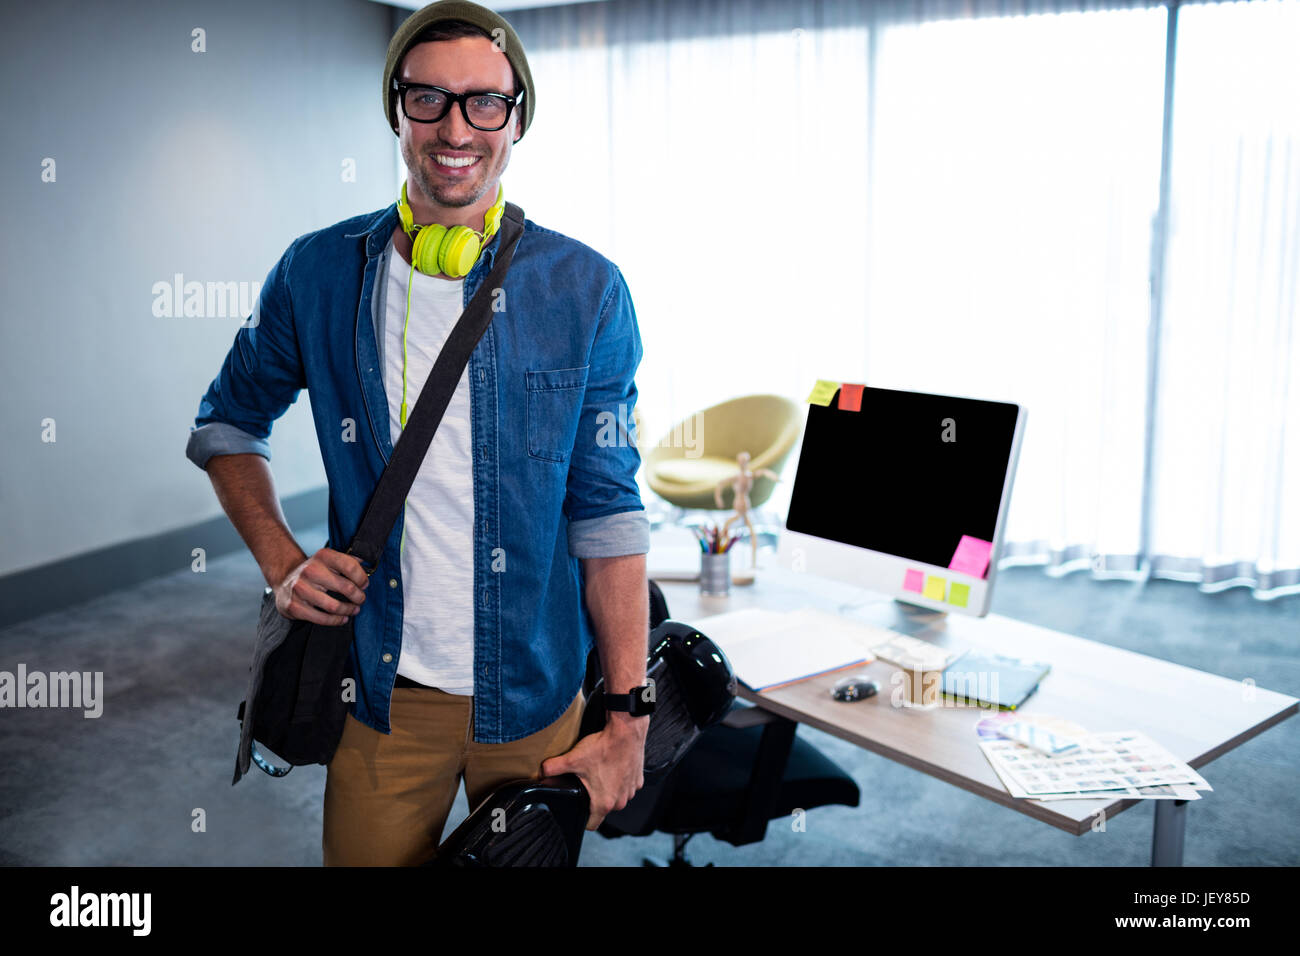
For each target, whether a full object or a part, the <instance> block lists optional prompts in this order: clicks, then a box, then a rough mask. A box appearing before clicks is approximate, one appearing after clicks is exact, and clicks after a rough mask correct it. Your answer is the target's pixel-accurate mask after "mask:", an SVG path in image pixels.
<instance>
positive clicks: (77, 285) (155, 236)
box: [0, 0, 399, 575]
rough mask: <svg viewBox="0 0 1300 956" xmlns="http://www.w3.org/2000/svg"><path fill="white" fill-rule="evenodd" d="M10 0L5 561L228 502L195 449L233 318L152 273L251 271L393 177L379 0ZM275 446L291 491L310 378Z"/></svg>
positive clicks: (316, 460)
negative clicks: (165, 305)
mask: <svg viewBox="0 0 1300 956" xmlns="http://www.w3.org/2000/svg"><path fill="white" fill-rule="evenodd" d="M4 10H5V12H4V14H3V16H4V24H3V29H0V75H3V78H4V79H3V87H2V89H3V92H2V93H0V96H2V97H3V103H4V110H3V116H4V127H5V129H4V136H3V137H2V138H0V160H2V163H3V165H2V167H0V168H3V171H4V176H3V180H2V181H0V208H2V209H3V210H4V216H5V226H6V228H5V229H4V230H3V234H2V235H0V249H2V250H3V265H2V266H0V274H2V275H3V281H4V286H3V290H4V295H3V298H2V299H0V310H2V311H0V330H2V333H0V334H2V335H3V347H2V348H0V388H3V402H2V403H0V544H2V545H3V547H0V575H3V574H7V573H12V572H15V571H19V570H22V569H29V568H32V567H35V566H37V565H41V564H45V563H47V562H51V561H55V560H58V559H62V558H67V557H70V556H74V555H78V554H83V553H85V552H88V551H92V550H97V549H102V548H105V547H107V546H111V545H115V544H120V543H123V542H127V541H132V540H135V539H139V538H144V537H148V536H152V535H158V534H160V533H161V532H165V531H170V530H173V529H177V528H182V527H185V526H188V525H192V524H195V523H198V522H201V521H203V520H204V519H209V518H212V517H213V516H219V515H220V514H221V509H220V507H219V506H218V504H217V501H216V498H215V496H214V495H213V493H212V488H211V485H210V484H209V482H208V479H207V476H206V475H205V474H204V473H203V472H202V471H200V470H199V469H198V468H196V467H194V465H192V464H191V463H190V462H189V461H188V460H187V459H186V458H185V455H184V449H185V441H186V437H187V434H188V429H189V426H190V425H191V424H192V423H193V418H194V415H195V412H196V410H197V407H198V402H199V398H200V396H201V395H202V393H203V391H204V389H205V388H206V387H207V385H208V382H209V381H210V380H211V379H212V378H213V377H214V376H215V374H216V372H217V370H218V368H219V366H220V363H221V360H222V358H223V357H224V355H225V353H226V351H227V349H228V348H229V347H230V344H231V342H232V340H233V337H234V334H235V332H236V330H237V328H238V324H239V322H240V317H227V318H218V317H211V316H209V317H204V318H194V317H191V318H183V317H173V318H160V317H156V316H155V315H154V313H153V306H154V293H153V291H152V290H153V286H154V283H156V282H166V283H171V282H172V279H173V276H174V274H175V273H183V274H184V276H185V280H186V281H191V280H197V281H200V282H247V283H250V285H252V284H260V283H261V281H262V280H263V279H264V278H265V276H266V274H267V271H268V270H269V269H270V268H271V266H272V265H273V264H274V262H275V260H276V259H277V258H278V257H279V256H280V254H281V253H282V252H283V251H284V249H285V247H286V246H287V245H288V244H289V243H290V242H291V241H292V240H293V239H294V238H295V237H296V236H298V235H301V234H302V233H304V232H309V231H311V230H314V229H318V228H320V227H322V226H326V225H329V224H330V223H332V222H336V221H338V220H340V219H344V218H347V217H349V216H352V215H356V214H358V213H361V212H366V211H370V210H374V209H379V208H382V207H383V206H386V205H387V204H389V203H390V202H391V201H392V199H393V196H394V194H395V190H396V188H397V185H398V182H399V181H398V179H397V176H396V163H395V154H394V137H393V135H392V133H391V132H390V131H389V130H388V127H387V125H386V123H385V121H384V118H383V112H382V108H381V101H380V94H379V81H380V75H381V73H382V69H383V61H384V54H385V51H386V48H387V44H388V39H389V37H390V36H391V35H392V29H393V24H392V19H391V12H390V10H389V8H387V7H385V6H382V5H380V4H376V3H370V2H366V0H208V2H115V3H99V2H81V3H71V2H40V3H36V2H32V3H22V4H6V5H5V8H4ZM196 27H201V28H203V29H204V30H205V31H206V47H207V48H206V52H202V53H198V52H193V51H192V49H191V45H192V43H193V39H192V36H191V31H192V30H193V29H194V28H196ZM46 157H50V158H53V159H54V160H55V162H56V167H55V171H56V175H57V179H56V181H55V182H52V183H47V182H42V178H41V176H42V161H43V160H44V159H45V158H46ZM345 158H352V159H354V160H355V161H356V182H352V183H349V182H343V181H342V175H341V172H342V168H343V167H342V163H343V161H344V159H345ZM46 418H52V419H54V421H55V429H56V431H55V436H56V440H55V441H54V442H53V443H47V442H44V441H42V420H43V419H46ZM271 445H272V467H273V469H274V473H275V477H276V481H277V487H278V490H279V492H280V494H281V495H282V496H289V495H293V494H295V493H299V492H303V491H306V490H308V489H313V488H319V487H320V486H322V485H323V484H324V471H323V469H322V467H321V463H320V453H319V451H318V449H317V445H316V439H315V435H314V432H313V430H312V427H311V417H310V407H309V405H308V401H307V395H306V393H304V394H303V395H301V396H300V397H299V400H298V403H297V404H296V405H294V406H293V407H292V408H291V409H290V410H289V412H288V414H286V415H285V416H284V417H283V418H282V419H280V421H279V422H277V423H276V426H275V428H274V430H273V432H272V440H271ZM320 518H321V520H323V519H324V514H323V513H322V514H321V516H320ZM320 544H323V542H318V543H317V546H319V545H320ZM178 560H179V561H180V562H181V563H185V562H187V561H188V556H187V555H186V554H182V555H178Z"/></svg>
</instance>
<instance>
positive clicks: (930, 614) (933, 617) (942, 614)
mask: <svg viewBox="0 0 1300 956" xmlns="http://www.w3.org/2000/svg"><path fill="white" fill-rule="evenodd" d="M894 603H895V604H896V605H898V610H899V613H902V614H906V615H907V616H908V617H910V618H915V619H917V620H920V621H938V620H941V619H943V618H946V617H947V616H948V612H947V611H936V610H935V609H934V608H932V607H924V606H922V605H920V604H913V603H912V602H911V601H904V600H903V599H902V598H894Z"/></svg>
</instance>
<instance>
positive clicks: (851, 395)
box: [840, 382, 865, 412]
mask: <svg viewBox="0 0 1300 956" xmlns="http://www.w3.org/2000/svg"><path fill="white" fill-rule="evenodd" d="M864 387H865V386H863V385H854V384H853V383H852V382H844V383H843V384H842V385H840V410H841V411H845V412H860V411H862V389H863V388H864Z"/></svg>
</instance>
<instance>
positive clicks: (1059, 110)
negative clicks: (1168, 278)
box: [867, 8, 1166, 569]
mask: <svg viewBox="0 0 1300 956" xmlns="http://www.w3.org/2000/svg"><path fill="white" fill-rule="evenodd" d="M1165 17H1166V14H1165V11H1164V10H1163V9H1160V8H1156V9H1139V10H1121V11H1106V12H1094V13H1067V14H1059V15H1039V16H1028V17H991V18H979V19H961V20H943V21H932V22H919V23H911V24H907V23H900V22H896V23H894V24H892V25H887V26H885V27H884V28H883V29H882V31H881V36H880V41H879V69H878V77H879V79H878V86H877V91H876V100H877V103H878V120H877V124H876V137H875V144H876V157H877V160H876V176H875V190H874V193H875V203H874V206H875V212H874V215H873V216H872V218H871V224H872V230H873V253H874V255H873V266H872V300H871V311H870V314H869V320H868V327H869V330H870V332H869V335H870V340H869V348H868V354H867V359H868V364H867V369H868V381H870V382H871V384H873V385H882V386H885V387H892V388H912V389H915V390H918V391H929V392H938V393H948V394H958V395H970V396H972V397H977V398H990V399H1000V400H1004V401H1012V402H1019V403H1021V404H1023V405H1025V406H1026V408H1027V409H1028V412H1029V419H1028V425H1027V428H1026V431H1025V441H1024V446H1023V449H1022V451H1021V458H1020V468H1019V471H1018V472H1017V477H1016V485H1015V492H1014V495H1013V499H1012V508H1011V512H1010V515H1009V516H1008V524H1007V532H1006V540H1007V542H1008V545H1007V548H1006V552H1005V553H1006V554H1007V555H1009V556H1011V557H1012V558H1013V559H1018V560H1021V561H1046V562H1047V563H1048V564H1049V565H1050V566H1052V567H1054V568H1062V569H1065V568H1069V567H1071V566H1074V565H1075V564H1078V563H1083V562H1089V561H1091V560H1093V558H1092V556H1093V555H1094V554H1096V555H1098V556H1099V557H1098V559H1097V562H1096V563H1097V564H1098V565H1100V566H1103V567H1105V568H1107V569H1115V568H1134V567H1136V564H1137V561H1136V556H1137V549H1138V533H1139V528H1140V515H1141V504H1142V470H1143V435H1144V432H1143V415H1142V409H1143V407H1144V405H1145V389H1146V367H1147V344H1146V341H1147V315H1148V304H1149V287H1148V274H1147V264H1148V251H1149V247H1150V242H1151V222H1152V218H1153V216H1154V214H1155V212H1156V208H1157V205H1158V201H1159V180H1160V141H1161V136H1160V130H1161V113H1162V102H1163V79H1164V36H1165V23H1166V20H1165Z"/></svg>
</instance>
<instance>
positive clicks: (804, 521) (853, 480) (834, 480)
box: [777, 388, 1026, 617]
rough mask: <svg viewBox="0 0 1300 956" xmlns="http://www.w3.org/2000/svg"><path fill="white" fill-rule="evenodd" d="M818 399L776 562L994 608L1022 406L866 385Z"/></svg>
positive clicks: (897, 591)
mask: <svg viewBox="0 0 1300 956" xmlns="http://www.w3.org/2000/svg"><path fill="white" fill-rule="evenodd" d="M839 397H840V393H839V392H838V391H837V392H836V393H835V396H834V397H833V398H832V399H831V401H830V404H829V405H825V406H823V405H817V404H810V405H809V406H808V422H807V426H806V428H805V430H804V435H803V444H802V446H801V449H800V453H799V466H798V469H797V471H796V473H795V478H794V488H793V489H792V491H791V495H790V511H789V514H788V516H787V518H786V523H785V531H784V532H783V533H782V534H781V540H780V542H779V545H778V549H777V563H778V564H779V565H780V566H781V567H784V568H787V569H789V570H792V571H797V572H805V573H808V574H814V575H818V576H820V577H825V578H831V579H834V580H837V581H845V582H847V583H850V584H855V585H858V586H860V587H863V588H867V589H869V590H872V591H876V592H879V593H882V594H887V595H890V596H892V597H894V598H896V599H898V600H900V601H903V602H906V603H908V604H913V605H918V606H920V607H925V608H930V609H932V610H936V611H955V612H959V613H962V614H970V615H974V616H977V617H982V616H983V615H985V614H987V613H988V608H989V600H990V598H991V597H992V591H993V580H994V577H995V574H996V571H997V557H998V554H999V552H1000V550H1001V547H1002V533H1003V528H1004V526H1005V524H1006V517H1007V509H1008V507H1009V505H1010V503H1011V484H1012V480H1013V479H1014V477H1015V473H1016V462H1017V460H1018V459H1019V456H1020V440H1021V435H1022V434H1023V432H1024V427H1025V417H1026V413H1025V409H1024V408H1023V407H1022V406H1020V405H1013V404H1008V403H1006V402H990V401H981V400H978V399H972V398H956V397H953V396H949V395H927V394H923V393H920V392H903V391H895V390H893V389H886V388H864V389H863V390H862V401H861V407H860V409H859V410H858V411H850V410H847V409H842V408H840V407H839Z"/></svg>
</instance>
